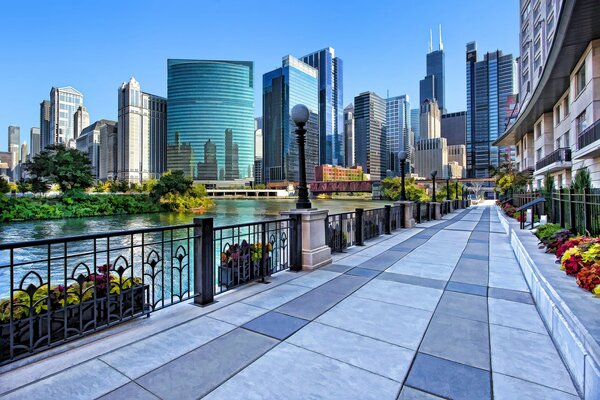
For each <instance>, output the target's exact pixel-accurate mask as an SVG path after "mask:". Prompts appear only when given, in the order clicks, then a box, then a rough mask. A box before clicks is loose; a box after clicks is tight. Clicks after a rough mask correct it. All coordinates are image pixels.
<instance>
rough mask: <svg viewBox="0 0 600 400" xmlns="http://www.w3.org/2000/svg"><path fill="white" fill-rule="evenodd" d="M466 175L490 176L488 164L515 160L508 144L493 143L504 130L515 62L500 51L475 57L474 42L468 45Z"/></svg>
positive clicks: (475, 46)
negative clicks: (495, 144) (497, 145)
mask: <svg viewBox="0 0 600 400" xmlns="http://www.w3.org/2000/svg"><path fill="white" fill-rule="evenodd" d="M466 61H467V123H466V125H467V137H466V144H467V177H469V178H487V177H489V171H488V166H490V165H495V166H497V165H499V164H500V163H501V162H502V161H503V160H504V159H505V158H506V157H509V158H512V159H514V152H513V151H511V150H512V149H511V147H510V146H509V147H507V146H502V147H496V146H494V145H493V143H494V142H495V141H496V139H498V137H499V136H500V135H501V134H502V132H504V130H505V129H506V125H507V121H508V118H509V101H508V99H509V98H510V97H511V96H513V95H514V93H515V91H516V87H515V86H516V82H515V70H516V66H515V61H514V59H513V56H512V55H511V54H506V55H505V54H502V52H501V51H500V50H497V51H494V52H490V53H487V54H485V55H484V58H483V60H481V61H478V60H477V44H476V43H475V42H470V43H468V44H467V59H466Z"/></svg>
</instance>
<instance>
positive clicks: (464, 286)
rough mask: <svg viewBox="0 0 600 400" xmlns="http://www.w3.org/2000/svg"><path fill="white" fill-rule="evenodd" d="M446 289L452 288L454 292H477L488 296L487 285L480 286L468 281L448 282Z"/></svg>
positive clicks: (479, 294) (478, 294)
mask: <svg viewBox="0 0 600 400" xmlns="http://www.w3.org/2000/svg"><path fill="white" fill-rule="evenodd" d="M446 290H450V291H452V292H461V293H468V294H475V295H477V296H483V297H486V296H487V287H485V286H479V285H471V284H468V283H461V282H448V286H446Z"/></svg>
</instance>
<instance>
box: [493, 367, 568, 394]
mask: <svg viewBox="0 0 600 400" xmlns="http://www.w3.org/2000/svg"><path fill="white" fill-rule="evenodd" d="M492 380H493V382H494V399H495V400H514V399H519V400H539V399H544V400H579V396H575V395H572V394H569V393H565V392H561V391H559V390H555V389H550V388H548V387H545V386H541V385H537V384H535V383H532V382H527V381H524V380H521V379H517V378H513V377H512V376H506V375H502V374H496V373H493V374H492Z"/></svg>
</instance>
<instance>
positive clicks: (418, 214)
mask: <svg viewBox="0 0 600 400" xmlns="http://www.w3.org/2000/svg"><path fill="white" fill-rule="evenodd" d="M415 206H416V207H417V224H420V223H421V202H419V201H417V202H416V203H415Z"/></svg>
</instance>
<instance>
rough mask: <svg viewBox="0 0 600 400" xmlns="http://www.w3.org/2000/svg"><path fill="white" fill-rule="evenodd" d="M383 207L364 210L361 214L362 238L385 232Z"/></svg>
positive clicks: (371, 237)
mask: <svg viewBox="0 0 600 400" xmlns="http://www.w3.org/2000/svg"><path fill="white" fill-rule="evenodd" d="M385 223H386V215H385V208H373V209H370V210H365V211H364V214H363V226H362V228H363V239H364V240H369V239H373V238H376V237H378V236H381V235H383V234H384V233H385Z"/></svg>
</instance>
